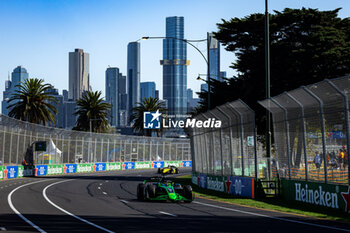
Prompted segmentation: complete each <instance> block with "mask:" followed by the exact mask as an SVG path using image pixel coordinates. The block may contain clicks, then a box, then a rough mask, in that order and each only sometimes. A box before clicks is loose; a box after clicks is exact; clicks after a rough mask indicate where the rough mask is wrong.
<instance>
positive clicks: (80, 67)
mask: <svg viewBox="0 0 350 233" xmlns="http://www.w3.org/2000/svg"><path fill="white" fill-rule="evenodd" d="M89 79H90V75H89V54H88V53H84V50H82V49H75V51H74V52H70V53H69V93H68V97H69V99H72V100H77V99H79V98H80V97H81V96H82V93H83V92H84V91H88V90H89V89H90V80H89Z"/></svg>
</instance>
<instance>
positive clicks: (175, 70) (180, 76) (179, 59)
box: [160, 16, 189, 115]
mask: <svg viewBox="0 0 350 233" xmlns="http://www.w3.org/2000/svg"><path fill="white" fill-rule="evenodd" d="M166 37H167V39H164V40H163V60H161V61H160V63H161V65H163V99H164V100H166V101H167V105H168V112H169V114H171V115H174V114H176V115H178V114H180V115H184V114H186V111H187V93H186V90H187V66H188V65H189V61H188V60H187V47H186V42H184V41H181V40H177V39H171V38H170V37H174V38H178V39H184V17H179V16H173V17H167V18H166Z"/></svg>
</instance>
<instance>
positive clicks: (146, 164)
mask: <svg viewBox="0 0 350 233" xmlns="http://www.w3.org/2000/svg"><path fill="white" fill-rule="evenodd" d="M149 168H152V165H151V162H135V169H149Z"/></svg>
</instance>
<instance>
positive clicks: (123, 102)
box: [118, 73, 128, 127]
mask: <svg viewBox="0 0 350 233" xmlns="http://www.w3.org/2000/svg"><path fill="white" fill-rule="evenodd" d="M118 88H119V126H122V127H124V126H126V125H127V120H128V119H127V112H126V109H127V101H128V99H127V98H128V95H127V94H126V76H125V75H123V74H122V73H120V74H119V86H118Z"/></svg>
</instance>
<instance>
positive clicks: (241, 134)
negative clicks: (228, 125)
mask: <svg viewBox="0 0 350 233" xmlns="http://www.w3.org/2000/svg"><path fill="white" fill-rule="evenodd" d="M228 105H229V106H230V107H231V108H232V110H233V111H234V112H235V113H236V114H238V116H239V131H240V138H241V157H242V176H244V129H243V119H242V115H241V113H240V112H239V111H238V110H236V109H235V108H234V106H233V105H232V104H231V103H228Z"/></svg>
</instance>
